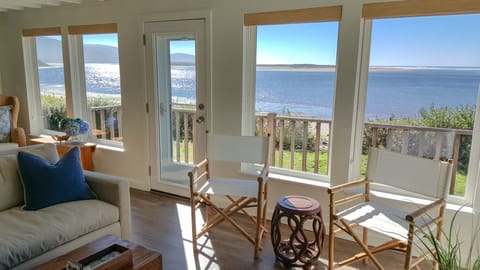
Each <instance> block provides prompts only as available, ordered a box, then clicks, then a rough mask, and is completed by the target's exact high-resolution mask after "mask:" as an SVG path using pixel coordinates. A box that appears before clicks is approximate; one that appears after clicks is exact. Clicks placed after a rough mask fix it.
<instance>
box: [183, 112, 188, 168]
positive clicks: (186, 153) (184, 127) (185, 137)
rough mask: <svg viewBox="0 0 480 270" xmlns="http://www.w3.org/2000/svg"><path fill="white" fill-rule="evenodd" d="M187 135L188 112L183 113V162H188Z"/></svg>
mask: <svg viewBox="0 0 480 270" xmlns="http://www.w3.org/2000/svg"><path fill="white" fill-rule="evenodd" d="M188 137H189V136H188V113H183V150H184V160H185V163H188V140H189V138H188Z"/></svg>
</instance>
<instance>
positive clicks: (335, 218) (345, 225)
mask: <svg viewBox="0 0 480 270" xmlns="http://www.w3.org/2000/svg"><path fill="white" fill-rule="evenodd" d="M449 163H450V172H451V161H449ZM362 187H363V192H361V193H359V192H358V189H359V188H362ZM349 190H350V191H349ZM352 190H355V191H357V192H353V191H352ZM352 192H353V193H352ZM328 194H329V199H330V205H329V210H330V211H329V212H330V214H329V217H330V220H329V256H328V263H329V267H328V269H329V270H331V269H334V267H335V266H344V265H347V264H351V263H353V262H357V261H359V260H363V262H364V263H367V262H368V259H370V260H371V261H372V262H373V264H374V265H375V267H376V268H377V269H384V268H383V266H382V265H381V264H380V262H379V261H378V260H377V258H376V257H375V254H377V253H379V252H382V251H385V250H388V249H395V250H399V251H402V252H404V253H405V260H404V266H403V268H404V269H420V268H419V263H420V262H422V261H423V260H425V259H426V258H427V257H428V254H427V253H424V254H421V255H420V256H418V257H417V258H416V259H415V260H413V259H412V250H413V245H414V238H415V236H417V234H418V235H422V234H423V235H424V233H425V231H427V232H429V231H433V229H435V231H436V235H435V236H436V239H437V240H439V241H440V239H441V235H442V227H443V221H444V216H445V208H446V201H445V199H444V198H441V199H438V200H436V201H434V202H432V203H430V204H428V205H425V206H423V207H421V208H419V209H418V210H416V211H414V212H411V213H405V216H404V218H405V221H406V223H408V234H407V237H406V239H404V240H399V239H395V238H391V240H389V241H387V242H385V243H383V244H380V245H378V246H376V247H369V244H368V231H369V229H368V228H367V227H363V226H361V225H360V224H357V223H350V222H349V221H347V220H345V219H343V218H341V217H339V215H338V213H340V212H341V211H342V210H344V209H347V208H348V207H351V206H352V205H355V204H359V203H360V204H361V203H369V202H371V199H372V197H371V194H370V180H369V179H368V178H365V179H363V180H357V181H353V182H349V183H345V184H341V185H337V186H335V187H332V188H329V189H328ZM432 212H433V213H432ZM355 227H362V237H360V236H359V235H358V232H356V231H355V230H354V228H355ZM344 232H345V233H347V234H349V235H350V236H351V237H352V238H353V239H354V240H355V242H356V243H357V244H358V245H359V246H360V248H361V249H362V252H360V253H357V254H355V255H353V256H352V257H350V258H348V259H345V260H343V261H341V262H338V263H336V264H335V262H334V249H335V236H336V235H338V234H340V233H344ZM434 268H437V265H436V264H435V262H434Z"/></svg>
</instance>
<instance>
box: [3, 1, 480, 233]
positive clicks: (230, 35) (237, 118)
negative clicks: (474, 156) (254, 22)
mask: <svg viewBox="0 0 480 270" xmlns="http://www.w3.org/2000/svg"><path fill="white" fill-rule="evenodd" d="M366 2H380V1H375V0H356V1H352V0H326V1H318V0H317V1H313V0H312V1H310V0H295V1H291V0H255V1H238V0H164V1H158V0H135V1H133V0H111V1H105V2H89V3H86V4H83V5H81V6H76V5H72V6H65V7H46V8H42V9H40V10H38V9H27V10H25V11H9V12H8V13H7V14H5V15H0V23H1V26H0V35H1V40H2V42H1V43H2V44H1V45H0V56H2V59H5V60H2V63H1V64H0V76H1V78H2V81H1V82H2V86H3V92H5V93H14V94H16V95H18V96H19V97H20V100H21V103H22V108H25V109H22V112H21V123H20V124H21V126H24V127H25V128H26V130H27V132H28V117H27V115H28V114H27V112H26V108H27V106H26V100H27V99H26V90H25V79H24V75H23V74H24V73H23V58H22V44H21V30H22V29H23V28H36V27H52V26H61V27H62V29H63V31H65V29H66V26H67V25H75V24H94V23H109V22H117V23H118V32H119V50H120V66H121V79H122V85H121V87H122V101H123V104H122V106H123V108H124V114H123V115H124V119H123V123H124V145H125V149H124V151H112V150H108V149H102V148H98V149H97V151H96V152H95V154H94V166H95V168H96V170H98V171H101V172H104V173H110V174H114V175H119V176H123V177H126V178H128V179H129V180H130V181H131V183H132V186H134V187H137V188H142V189H148V188H149V179H148V176H147V164H148V150H149V149H148V147H147V144H146V141H147V134H146V133H145V130H146V129H147V126H146V117H145V113H144V106H145V99H146V98H145V89H144V74H142V73H141V70H142V69H143V68H142V66H141V63H142V61H141V59H142V57H143V54H142V49H141V48H139V46H138V44H139V39H140V38H141V34H142V33H141V32H139V29H141V25H139V19H138V18H139V16H142V15H145V14H155V13H158V14H161V13H165V12H179V11H186V10H207V9H208V10H212V14H213V17H212V22H213V26H212V52H213V55H212V62H211V64H212V65H211V67H212V75H211V76H212V89H211V96H212V104H211V106H212V112H213V113H212V119H211V120H212V123H213V129H214V130H213V132H217V133H237V134H238V133H240V129H241V112H242V106H241V99H242V57H243V56H242V54H243V49H242V44H243V40H242V39H243V15H244V14H245V13H251V12H261V11H273V10H285V9H298V8H307V7H318V6H322V5H323V6H330V5H338V4H342V5H343V20H342V22H341V24H340V33H339V48H338V57H337V58H338V65H337V76H338V79H337V90H336V96H335V108H334V121H335V125H334V127H333V130H332V132H333V134H332V139H333V141H332V144H331V147H332V155H331V163H332V164H331V176H332V179H331V181H332V182H333V183H339V182H343V181H345V180H344V179H348V178H352V175H353V174H352V173H351V172H350V168H351V164H350V163H351V161H350V158H349V157H350V150H351V147H352V144H351V142H352V139H351V136H352V135H351V134H352V129H353V115H354V111H353V110H354V97H355V82H356V81H355V80H356V77H357V73H358V70H357V62H358V60H359V59H358V48H359V36H360V33H361V31H360V29H361V25H360V22H361V19H360V18H361V6H362V4H363V3H366ZM477 193H478V192H477ZM286 194H304V195H307V196H311V197H313V198H316V199H318V200H319V201H321V203H322V207H323V209H324V216H325V215H327V213H328V212H327V211H328V204H327V203H328V202H327V199H326V196H327V194H326V189H325V188H324V187H321V186H318V187H317V186H314V187H312V186H309V185H302V184H293V183H291V182H285V181H276V180H275V179H272V181H271V185H270V198H269V203H270V209H271V208H272V207H274V205H275V203H276V200H277V199H278V198H279V197H280V196H283V195H286ZM393 203H395V202H393ZM407 207H409V208H411V209H415V207H416V206H414V205H412V204H409V205H407ZM470 218H471V215H467V214H466V215H464V216H462V217H461V218H460V219H461V220H460V221H462V222H467V221H470ZM467 232H468V230H467ZM464 235H465V237H466V238H465V239H467V238H468V235H469V234H468V233H465V234H463V233H462V236H464Z"/></svg>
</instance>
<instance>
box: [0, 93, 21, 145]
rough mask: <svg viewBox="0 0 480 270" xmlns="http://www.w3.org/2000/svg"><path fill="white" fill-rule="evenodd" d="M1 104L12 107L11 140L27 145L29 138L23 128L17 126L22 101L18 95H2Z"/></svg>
mask: <svg viewBox="0 0 480 270" xmlns="http://www.w3.org/2000/svg"><path fill="white" fill-rule="evenodd" d="M0 106H11V108H10V118H11V121H10V140H9V141H10V142H11V143H16V144H18V146H25V145H27V139H26V136H25V131H24V130H23V128H21V127H18V126H17V120H18V113H19V111H20V102H19V101H18V97H16V96H0Z"/></svg>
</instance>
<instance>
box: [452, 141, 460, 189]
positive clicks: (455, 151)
mask: <svg viewBox="0 0 480 270" xmlns="http://www.w3.org/2000/svg"><path fill="white" fill-rule="evenodd" d="M461 141H462V135H461V134H458V133H456V132H455V141H454V143H453V157H452V159H453V160H452V162H453V164H452V165H453V166H452V179H451V180H450V194H454V193H455V180H456V178H457V169H458V158H459V157H460V142H461Z"/></svg>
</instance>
